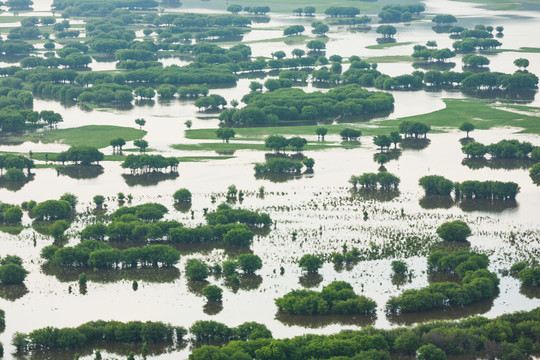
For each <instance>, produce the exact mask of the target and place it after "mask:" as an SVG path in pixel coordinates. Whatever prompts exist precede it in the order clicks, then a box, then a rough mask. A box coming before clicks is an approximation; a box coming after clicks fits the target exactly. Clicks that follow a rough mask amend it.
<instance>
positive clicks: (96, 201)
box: [93, 195, 105, 209]
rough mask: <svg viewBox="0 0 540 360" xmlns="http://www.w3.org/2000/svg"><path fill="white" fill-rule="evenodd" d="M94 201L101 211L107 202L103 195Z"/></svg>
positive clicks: (96, 197) (95, 197)
mask: <svg viewBox="0 0 540 360" xmlns="http://www.w3.org/2000/svg"><path fill="white" fill-rule="evenodd" d="M93 200H94V204H96V207H97V208H99V209H101V208H102V207H103V203H104V202H105V197H104V196H103V195H96V196H94V199H93Z"/></svg>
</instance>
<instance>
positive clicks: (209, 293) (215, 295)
mask: <svg viewBox="0 0 540 360" xmlns="http://www.w3.org/2000/svg"><path fill="white" fill-rule="evenodd" d="M202 294H203V296H204V297H205V298H206V300H208V301H212V302H218V301H221V300H222V299H223V290H222V289H221V288H220V287H219V286H217V285H207V286H205V287H204V288H203V289H202Z"/></svg>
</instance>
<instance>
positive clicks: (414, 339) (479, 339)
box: [190, 309, 540, 360]
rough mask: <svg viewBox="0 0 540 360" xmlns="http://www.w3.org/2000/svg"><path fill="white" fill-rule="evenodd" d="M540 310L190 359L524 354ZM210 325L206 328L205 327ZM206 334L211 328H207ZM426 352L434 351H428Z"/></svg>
mask: <svg viewBox="0 0 540 360" xmlns="http://www.w3.org/2000/svg"><path fill="white" fill-rule="evenodd" d="M539 321H540V310H539V309H534V310H532V311H529V312H516V313H513V314H504V315H501V316H499V317H497V318H494V319H487V318H485V317H480V316H476V317H472V318H466V319H462V320H459V321H435V322H430V323H428V324H420V325H417V326H415V327H409V328H405V327H402V328H396V329H391V330H383V329H375V328H373V327H365V328H363V329H361V330H346V331H342V332H340V333H337V334H331V335H301V336H297V337H295V338H286V339H279V340H277V339H276V340H272V339H250V340H249V341H247V342H238V341H234V342H231V343H229V344H228V345H225V346H222V347H217V346H203V347H200V348H198V349H194V350H193V352H192V354H191V355H190V358H191V360H203V359H210V358H218V359H219V358H227V357H229V358H233V356H234V357H235V358H237V359H240V358H246V359H247V358H251V359H253V358H257V359H265V360H278V359H282V358H283V354H286V355H285V356H286V357H287V358H288V359H291V360H299V359H310V358H319V359H330V358H332V357H334V358H339V359H343V360H352V359H359V358H360V359H389V358H390V355H392V356H393V357H400V356H401V357H403V356H409V357H410V356H414V355H416V354H417V353H418V355H419V356H418V359H430V360H434V359H437V360H439V359H445V358H446V355H445V354H446V353H447V354H449V355H450V354H451V355H454V354H455V355H457V356H460V355H462V354H470V353H474V354H476V355H475V356H483V357H489V356H494V357H503V356H504V357H514V358H517V359H520V358H525V357H527V356H528V354H531V353H536V351H535V348H534V345H533V344H534V342H535V341H536V336H535V335H534V331H531V330H532V329H534V327H535V326H537V324H538V322H539ZM208 330H210V329H208ZM207 333H209V334H211V333H212V332H211V331H207ZM432 354H437V355H436V356H435V355H432Z"/></svg>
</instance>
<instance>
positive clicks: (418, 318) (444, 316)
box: [386, 298, 495, 326]
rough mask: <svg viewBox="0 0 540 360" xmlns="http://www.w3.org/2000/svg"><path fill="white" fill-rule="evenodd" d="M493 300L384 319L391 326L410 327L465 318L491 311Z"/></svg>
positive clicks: (390, 315) (394, 315) (392, 315)
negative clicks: (423, 323)
mask: <svg viewBox="0 0 540 360" xmlns="http://www.w3.org/2000/svg"><path fill="white" fill-rule="evenodd" d="M494 299H495V298H492V299H489V300H485V301H480V302H477V303H474V304H471V305H467V306H463V307H460V306H454V307H450V308H447V309H444V310H433V311H422V312H416V313H410V314H387V315H386V318H387V319H388V321H389V322H390V323H392V324H393V325H400V326H410V325H413V324H417V323H421V322H424V321H429V320H454V319H461V318H464V317H467V316H473V315H482V314H485V313H487V312H488V311H489V310H491V307H492V306H493V302H494Z"/></svg>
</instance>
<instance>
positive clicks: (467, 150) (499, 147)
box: [461, 140, 540, 160]
mask: <svg viewBox="0 0 540 360" xmlns="http://www.w3.org/2000/svg"><path fill="white" fill-rule="evenodd" d="M535 149H540V147H538V146H536V147H535V146H533V145H532V144H531V143H530V142H527V141H524V142H521V141H519V140H501V141H499V142H497V143H493V144H489V145H484V144H482V143H480V142H476V141H473V142H469V143H468V144H467V145H465V146H463V147H462V148H461V151H463V153H464V154H465V155H467V157H474V158H478V157H484V156H485V155H486V154H489V155H491V157H492V158H496V159H529V158H533V156H532V155H533V154H532V153H533V151H535V154H536V153H538V152H540V150H535ZM533 160H534V159H533Z"/></svg>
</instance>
